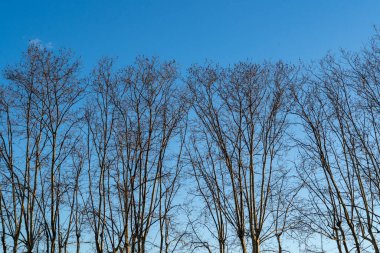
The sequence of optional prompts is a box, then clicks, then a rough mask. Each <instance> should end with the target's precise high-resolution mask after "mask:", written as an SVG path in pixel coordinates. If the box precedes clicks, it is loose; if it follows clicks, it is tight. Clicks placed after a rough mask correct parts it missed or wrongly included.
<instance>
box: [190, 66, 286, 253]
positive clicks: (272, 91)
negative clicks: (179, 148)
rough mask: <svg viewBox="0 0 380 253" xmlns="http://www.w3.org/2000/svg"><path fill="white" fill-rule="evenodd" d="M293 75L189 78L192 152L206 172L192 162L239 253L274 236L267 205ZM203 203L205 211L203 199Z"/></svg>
mask: <svg viewBox="0 0 380 253" xmlns="http://www.w3.org/2000/svg"><path fill="white" fill-rule="evenodd" d="M292 71H293V70H292V68H291V67H290V66H287V65H285V64H283V63H278V64H276V65H270V64H264V65H258V64H252V63H249V62H242V63H239V64H236V65H235V66H234V67H232V68H224V69H223V68H218V67H213V66H211V65H209V66H206V67H193V68H192V69H190V72H189V77H188V85H189V88H190V90H191V94H192V96H193V100H194V105H193V109H194V111H195V113H196V115H197V118H198V123H196V124H197V127H196V129H197V130H196V131H197V136H198V137H197V139H196V146H199V147H198V148H197V149H198V150H199V151H200V152H202V154H203V155H204V158H202V159H203V161H207V160H208V161H210V162H209V163H210V164H208V165H207V166H211V168H206V169H205V168H204V166H203V165H201V166H199V164H200V163H199V162H197V161H196V160H194V159H193V163H192V164H193V165H195V166H196V169H198V170H200V172H199V173H198V174H199V175H201V177H202V178H203V180H204V181H205V184H206V186H207V190H208V191H209V192H211V193H210V194H211V195H212V196H213V197H212V198H213V199H212V200H211V201H212V202H214V205H215V208H218V209H219V212H220V211H222V212H223V215H222V216H221V217H225V219H226V221H228V223H229V224H230V225H231V226H232V227H233V229H234V231H235V235H236V237H237V238H238V239H239V241H240V247H241V250H242V251H243V252H248V250H249V245H250V247H251V249H252V252H255V253H256V252H260V245H261V243H262V242H263V241H265V240H268V239H269V238H270V236H269V234H271V233H272V232H271V229H270V227H271V225H270V222H268V217H270V213H269V202H270V201H271V197H270V196H271V191H272V190H271V189H272V188H273V187H274V185H275V184H274V182H273V181H272V180H273V179H274V176H275V175H276V174H277V173H280V167H281V166H280V164H279V163H278V162H279V158H280V155H281V152H282V151H284V142H283V141H284V136H285V133H286V129H287V125H288V124H287V115H288V112H289V100H288V97H289V96H288V94H289V93H288V91H289V88H288V86H289V85H290V83H291V80H292ZM194 153H195V154H197V150H195V152H194ZM198 154H199V152H198ZM198 160H199V158H198ZM213 170H217V173H214V172H212V171H213ZM209 171H211V173H210V172H209ZM198 185H199V184H198ZM198 189H199V190H202V187H198ZM203 199H205V202H206V203H210V202H209V201H210V200H207V197H206V195H205V194H203ZM215 201H216V202H215ZM211 209H214V207H213V208H209V210H210V211H211ZM219 219H220V218H219ZM221 222H222V221H219V223H218V222H217V223H216V224H217V227H220V223H221ZM217 230H219V231H220V228H219V229H217ZM247 238H248V240H249V244H247Z"/></svg>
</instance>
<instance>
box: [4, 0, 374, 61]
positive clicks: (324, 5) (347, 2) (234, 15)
mask: <svg viewBox="0 0 380 253" xmlns="http://www.w3.org/2000/svg"><path fill="white" fill-rule="evenodd" d="M374 25H379V26H380V1H379V0H377V1H375V0H356V1H353V0H276V1H275V0H261V1H257V0H233V1H232V0H231V1H226V0H218V1H214V0H212V1H209V0H171V1H169V0H155V1H153V0H134V1H132V0H124V1H121V0H108V1H105V0H104V1H103V0H98V1H96V0H92V1H81V0H65V1H62V0H61V1H53V0H50V1H31V0H27V1H26V0H25V1H16V0H0V68H2V67H3V66H4V65H5V64H7V63H12V62H15V61H17V60H18V59H19V58H20V54H21V52H22V51H23V50H25V49H26V47H27V45H28V41H29V40H36V39H38V40H41V41H42V43H44V44H45V45H49V46H53V47H54V48H60V47H67V48H71V49H73V50H74V52H75V53H76V54H77V55H79V56H81V57H82V61H83V62H84V64H85V66H86V67H88V66H92V65H94V63H95V61H96V60H97V59H99V58H100V57H101V56H106V55H107V56H118V57H119V60H120V61H121V62H122V63H129V62H131V61H132V60H133V58H134V57H135V56H136V55H141V54H144V55H147V56H151V55H157V56H160V57H161V58H163V59H171V58H174V59H176V60H178V62H179V63H180V64H181V65H182V66H188V65H189V64H191V63H194V62H203V61H204V60H205V59H206V58H207V59H211V60H213V61H218V62H221V63H222V64H226V63H233V62H235V61H238V60H244V59H253V60H256V61H262V60H264V59H268V60H277V59H284V60H286V61H297V59H299V58H301V59H304V60H306V61H308V60H310V59H317V58H320V57H322V56H323V55H324V54H325V53H326V52H327V51H328V50H332V51H337V50H338V49H339V48H341V47H342V48H347V49H350V50H357V49H359V48H360V47H362V45H363V44H364V43H366V42H367V41H368V39H369V37H370V36H371V34H373V33H374V29H373V26H374Z"/></svg>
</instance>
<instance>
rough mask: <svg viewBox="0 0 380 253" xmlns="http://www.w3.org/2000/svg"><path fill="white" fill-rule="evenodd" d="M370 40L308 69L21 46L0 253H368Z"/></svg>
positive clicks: (375, 135) (11, 81) (375, 131)
mask: <svg viewBox="0 0 380 253" xmlns="http://www.w3.org/2000/svg"><path fill="white" fill-rule="evenodd" d="M379 45H380V39H379V38H378V37H376V36H375V37H374V38H373V40H372V42H371V44H370V45H369V46H368V47H366V48H365V49H363V50H362V51H360V52H357V53H349V52H342V53H341V54H340V55H339V56H338V57H333V56H331V55H329V56H327V57H325V58H324V59H323V60H321V61H320V63H319V64H314V65H312V66H295V65H290V64H285V63H283V62H277V63H275V64H271V63H260V64H257V63H252V62H250V61H245V62H240V63H238V64H235V65H232V66H219V65H217V64H212V63H209V64H204V65H194V66H192V67H191V68H189V69H188V71H187V72H186V75H181V73H180V72H179V68H178V66H177V64H176V63H175V62H174V61H168V62H162V61H160V60H159V59H158V58H144V57H139V58H137V59H136V60H135V62H134V63H133V64H131V65H129V66H127V67H117V63H115V62H114V60H113V59H109V58H104V59H102V60H100V61H99V63H98V64H97V66H96V67H95V68H94V69H93V70H92V72H91V73H90V74H89V75H84V74H83V71H82V70H81V67H80V64H79V61H78V60H77V59H76V58H75V56H74V55H73V54H72V53H71V52H70V51H68V50H52V49H46V48H44V47H42V46H41V45H38V44H31V45H30V46H29V48H28V50H27V51H26V52H25V53H24V55H23V58H22V60H21V62H20V63H19V64H16V65H12V66H8V67H6V68H5V69H4V70H3V80H2V84H1V86H0V238H1V240H0V244H1V249H2V251H3V252H49V253H54V252H60V253H61V252H128V253H134V252H139V253H143V252H166V253H168V252H219V253H227V252H244V253H245V252H252V253H260V252H339V253H340V252H345V253H348V252H379V247H380V245H379V239H380V235H379V233H380V158H379V157H380V122H379V121H380V117H379V116H380V48H379Z"/></svg>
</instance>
